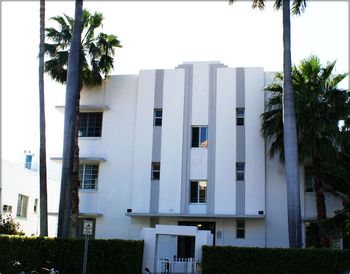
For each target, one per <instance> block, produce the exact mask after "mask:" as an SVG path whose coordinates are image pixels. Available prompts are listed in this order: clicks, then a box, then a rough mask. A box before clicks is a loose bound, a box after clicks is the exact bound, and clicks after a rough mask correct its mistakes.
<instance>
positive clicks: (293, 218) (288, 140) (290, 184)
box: [283, 0, 302, 248]
mask: <svg viewBox="0 0 350 274" xmlns="http://www.w3.org/2000/svg"><path fill="white" fill-rule="evenodd" d="M291 59H292V58H291V35H290V0H283V75H284V81H283V132H284V134H283V138H284V153H285V169H286V179H287V201H288V202H287V203H288V206H287V207H288V235H289V246H290V247H291V248H301V247H302V243H301V210H300V186H299V166H298V146H297V128H296V119H295V110H294V98H293V88H292V76H291V68H292V61H291Z"/></svg>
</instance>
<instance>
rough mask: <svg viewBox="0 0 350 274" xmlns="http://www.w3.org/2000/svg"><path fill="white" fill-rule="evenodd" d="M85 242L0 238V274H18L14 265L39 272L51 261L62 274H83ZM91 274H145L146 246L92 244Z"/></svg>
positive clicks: (109, 242)
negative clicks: (15, 262) (143, 273)
mask: <svg viewBox="0 0 350 274" xmlns="http://www.w3.org/2000/svg"><path fill="white" fill-rule="evenodd" d="M83 250H84V240H81V239H57V238H36V237H20V236H4V235H1V236H0V273H2V274H12V273H13V274H18V272H19V271H18V268H16V267H14V266H13V262H14V261H18V262H20V263H21V265H22V268H26V269H28V270H34V269H35V270H36V271H39V270H40V269H41V267H43V266H45V265H46V262H47V261H49V262H51V263H52V265H53V266H55V267H56V268H57V269H58V270H59V271H60V274H75V273H77V274H81V273H82V266H83ZM88 255H89V257H88V268H87V272H88V273H89V274H102V273H103V274H108V273H111V274H112V273H113V274H119V273H120V274H136V273H141V268H142V255H143V242H142V241H126V240H90V241H89V254H88Z"/></svg>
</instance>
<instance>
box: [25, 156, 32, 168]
mask: <svg viewBox="0 0 350 274" xmlns="http://www.w3.org/2000/svg"><path fill="white" fill-rule="evenodd" d="M32 160H33V155H32V154H26V156H25V160H24V167H25V168H27V169H31V168H32Z"/></svg>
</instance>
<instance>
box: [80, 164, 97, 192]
mask: <svg viewBox="0 0 350 274" xmlns="http://www.w3.org/2000/svg"><path fill="white" fill-rule="evenodd" d="M87 166H89V167H91V169H90V171H89V173H87V170H86V167H87ZM96 167H97V168H96ZM81 168H82V174H81ZM94 171H95V173H94ZM99 172H100V165H99V164H98V163H81V164H79V171H78V176H79V190H82V191H89V190H90V191H94V190H97V186H98V177H99ZM85 176H90V178H85ZM93 176H96V177H95V178H93ZM87 180H88V181H89V182H90V183H87V182H86V181H87ZM92 182H93V183H92ZM92 185H93V186H94V187H93V188H92V187H88V186H92Z"/></svg>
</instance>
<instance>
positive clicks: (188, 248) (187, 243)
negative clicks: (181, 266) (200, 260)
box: [177, 236, 196, 258]
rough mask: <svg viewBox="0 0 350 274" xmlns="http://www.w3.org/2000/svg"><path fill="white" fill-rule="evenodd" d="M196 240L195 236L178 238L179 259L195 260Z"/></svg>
mask: <svg viewBox="0 0 350 274" xmlns="http://www.w3.org/2000/svg"><path fill="white" fill-rule="evenodd" d="M195 244H196V240H195V237H193V236H178V237H177V257H178V258H194V249H195Z"/></svg>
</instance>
